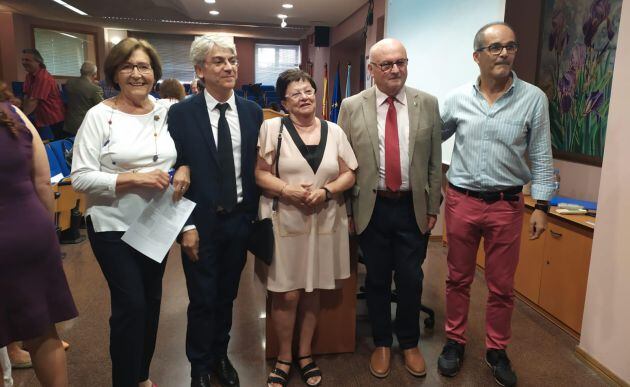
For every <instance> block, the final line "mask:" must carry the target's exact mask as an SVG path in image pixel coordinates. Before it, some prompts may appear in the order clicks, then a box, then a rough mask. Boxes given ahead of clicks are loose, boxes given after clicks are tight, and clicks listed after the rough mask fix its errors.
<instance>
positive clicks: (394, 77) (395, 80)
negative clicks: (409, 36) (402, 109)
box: [368, 38, 407, 96]
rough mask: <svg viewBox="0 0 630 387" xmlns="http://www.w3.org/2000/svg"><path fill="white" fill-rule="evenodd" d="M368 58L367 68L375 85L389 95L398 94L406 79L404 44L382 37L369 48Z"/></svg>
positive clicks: (405, 51)
mask: <svg viewBox="0 0 630 387" xmlns="http://www.w3.org/2000/svg"><path fill="white" fill-rule="evenodd" d="M369 58H370V63H369V65H368V70H369V71H370V74H371V75H372V78H373V79H374V83H375V84H376V87H378V89H379V90H380V91H382V92H383V93H385V94H387V95H390V96H394V95H396V94H398V92H399V91H400V90H401V89H402V88H403V87H404V86H405V81H406V80H407V50H406V49H405V46H403V44H402V43H401V42H400V41H399V40H397V39H392V38H387V39H383V40H380V41H378V42H376V43H375V44H374V45H373V46H372V47H371V48H370V54H369Z"/></svg>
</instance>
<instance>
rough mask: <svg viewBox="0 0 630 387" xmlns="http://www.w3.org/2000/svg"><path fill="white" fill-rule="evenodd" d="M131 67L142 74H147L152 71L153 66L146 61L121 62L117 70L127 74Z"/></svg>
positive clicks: (130, 71)
mask: <svg viewBox="0 0 630 387" xmlns="http://www.w3.org/2000/svg"><path fill="white" fill-rule="evenodd" d="M133 69H138V72H139V73H140V74H143V75H146V74H149V73H150V72H151V71H153V68H152V67H151V65H150V64H148V63H138V64H133V63H123V64H122V65H120V67H119V68H118V71H119V72H120V73H121V74H124V75H129V74H131V73H133Z"/></svg>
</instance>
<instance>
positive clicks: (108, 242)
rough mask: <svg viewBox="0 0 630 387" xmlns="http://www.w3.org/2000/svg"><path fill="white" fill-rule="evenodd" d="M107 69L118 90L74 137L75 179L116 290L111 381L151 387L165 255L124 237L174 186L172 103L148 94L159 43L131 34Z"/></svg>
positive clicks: (181, 185) (95, 247)
mask: <svg viewBox="0 0 630 387" xmlns="http://www.w3.org/2000/svg"><path fill="white" fill-rule="evenodd" d="M104 68H105V76H106V79H107V82H108V83H109V84H111V85H113V86H114V87H115V88H116V89H119V90H120V94H118V95H117V96H115V97H113V98H110V99H107V100H105V101H103V102H101V103H100V104H98V105H96V106H94V107H93V108H91V109H90V110H89V111H88V112H87V114H86V116H85V119H84V120H83V123H82V124H81V127H80V128H79V131H78V133H77V137H76V140H75V144H74V155H73V159H72V186H73V187H74V189H75V190H77V191H79V192H84V193H85V194H86V196H87V211H86V219H87V222H86V223H87V227H88V237H89V239H90V244H91V246H92V251H93V252H94V255H95V256H96V260H97V261H98V263H99V265H100V267H101V270H102V271H103V274H104V276H105V279H106V280H107V283H108V285H109V290H110V294H111V310H112V312H111V313H112V316H111V318H110V320H109V321H110V355H111V359H112V382H113V385H114V386H126V387H127V386H135V385H139V386H142V387H145V386H146V387H151V386H152V385H153V383H152V382H151V381H150V380H149V368H150V365H151V359H152V357H153V351H154V349H155V341H156V336H157V330H158V320H159V317H160V303H161V300H162V277H163V275H164V268H165V267H166V258H165V259H164V261H162V263H157V262H156V261H153V260H151V259H150V258H148V257H146V256H145V255H143V254H141V253H139V252H138V251H136V250H134V249H133V248H132V247H131V246H129V245H127V244H126V243H124V242H123V241H121V237H122V235H123V234H124V232H125V231H126V230H127V229H128V228H129V225H130V224H131V222H133V221H134V220H135V219H137V218H138V217H139V216H140V214H141V213H142V211H143V210H144V209H145V208H146V207H147V205H148V203H149V201H150V200H151V198H153V197H154V196H155V195H156V194H157V193H158V192H160V191H163V190H165V189H166V188H167V187H168V185H169V175H168V173H167V172H168V171H169V169H170V168H171V167H172V166H173V165H174V164H175V159H176V156H177V154H176V151H175V145H174V143H173V140H172V139H171V136H170V135H169V133H168V130H167V126H166V112H167V109H166V108H164V107H162V106H159V105H157V104H154V103H153V102H152V101H151V99H149V92H150V91H151V89H152V87H153V85H154V84H155V82H156V81H157V80H158V79H160V77H161V76H162V65H161V63H160V58H159V57H158V54H157V52H156V51H155V49H154V48H153V46H151V45H150V44H149V43H148V42H147V41H145V40H138V39H135V38H126V39H124V40H122V41H121V42H120V43H118V44H117V45H116V46H114V47H113V48H112V50H111V51H110V52H109V55H108V56H107V58H106V59H105V66H104ZM174 186H175V188H176V190H177V191H176V192H177V194H179V195H183V193H184V192H185V191H186V189H187V187H188V183H187V182H184V181H182V180H181V179H179V178H178V174H176V177H175V179H174Z"/></svg>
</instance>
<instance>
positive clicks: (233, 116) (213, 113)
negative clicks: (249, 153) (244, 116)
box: [203, 90, 243, 203]
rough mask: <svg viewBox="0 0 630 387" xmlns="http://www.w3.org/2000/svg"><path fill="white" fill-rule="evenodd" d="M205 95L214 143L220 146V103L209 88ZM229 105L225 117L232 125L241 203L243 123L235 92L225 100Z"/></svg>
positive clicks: (235, 167)
mask: <svg viewBox="0 0 630 387" xmlns="http://www.w3.org/2000/svg"><path fill="white" fill-rule="evenodd" d="M203 95H204V97H205V98H206V105H207V106H208V115H209V116H210V126H211V127H212V138H213V139H214V144H215V145H217V150H218V149H219V147H218V144H217V142H218V139H219V117H220V116H221V113H220V112H219V109H216V106H217V104H218V103H221V102H219V101H217V100H216V99H215V98H214V97H213V96H211V95H210V93H208V90H204V91H203ZM225 103H227V104H228V105H229V107H228V109H227V110H226V111H225V118H226V119H227V122H228V125H230V135H231V137H232V152H233V153H234V172H235V174H236V202H237V203H240V202H242V201H243V180H242V178H241V123H240V121H239V120H238V111H237V110H236V97H234V92H232V95H231V96H230V98H229V99H228V100H227V101H225Z"/></svg>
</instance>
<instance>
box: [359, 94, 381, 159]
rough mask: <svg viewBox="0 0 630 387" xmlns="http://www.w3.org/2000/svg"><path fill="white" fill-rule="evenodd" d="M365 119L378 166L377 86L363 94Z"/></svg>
mask: <svg viewBox="0 0 630 387" xmlns="http://www.w3.org/2000/svg"><path fill="white" fill-rule="evenodd" d="M363 98H364V101H363V105H362V107H363V119H364V120H365V127H366V128H367V131H368V135H369V136H370V141H371V142H372V150H373V151H374V160H375V161H376V166H377V167H378V164H379V151H378V126H377V122H378V119H377V117H376V87H375V86H374V87H372V88H371V89H370V90H368V92H367V93H365V95H364V96H363Z"/></svg>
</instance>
